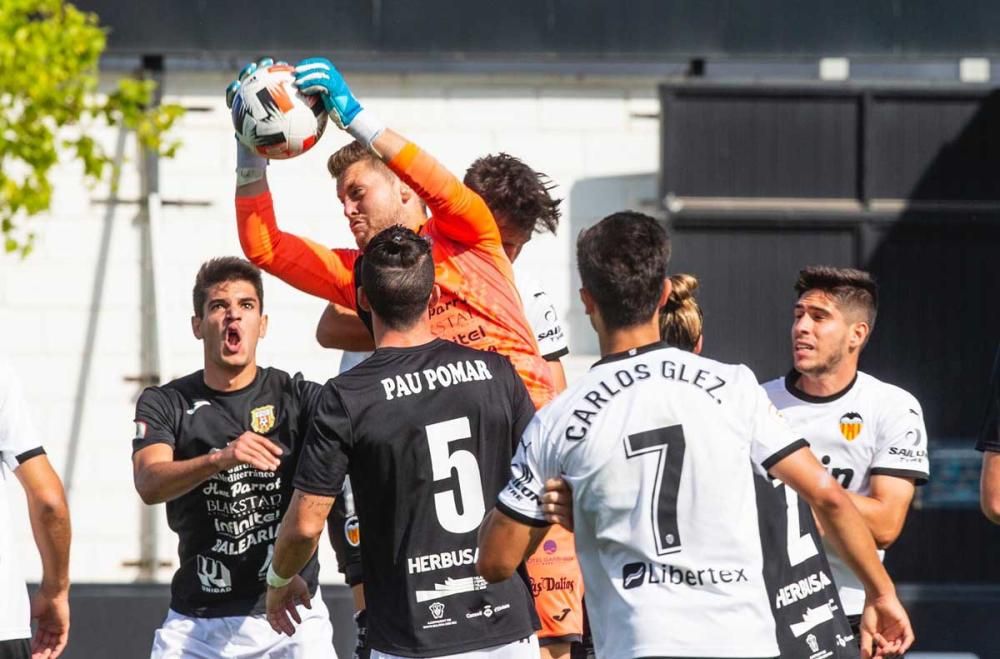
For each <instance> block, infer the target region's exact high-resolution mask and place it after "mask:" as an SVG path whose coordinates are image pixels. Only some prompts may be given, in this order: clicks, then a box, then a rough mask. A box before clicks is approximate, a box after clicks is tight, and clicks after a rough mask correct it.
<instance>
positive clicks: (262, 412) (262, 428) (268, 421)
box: [250, 405, 275, 435]
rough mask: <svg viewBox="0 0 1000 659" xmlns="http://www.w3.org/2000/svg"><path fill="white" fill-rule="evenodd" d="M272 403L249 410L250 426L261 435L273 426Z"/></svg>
mask: <svg viewBox="0 0 1000 659" xmlns="http://www.w3.org/2000/svg"><path fill="white" fill-rule="evenodd" d="M274 421H275V416H274V405H263V406H261V407H255V408H253V409H252V410H250V428H251V429H252V430H253V431H254V432H255V433H257V434H259V435H263V434H265V433H267V432H268V431H270V430H271V428H273V427H274Z"/></svg>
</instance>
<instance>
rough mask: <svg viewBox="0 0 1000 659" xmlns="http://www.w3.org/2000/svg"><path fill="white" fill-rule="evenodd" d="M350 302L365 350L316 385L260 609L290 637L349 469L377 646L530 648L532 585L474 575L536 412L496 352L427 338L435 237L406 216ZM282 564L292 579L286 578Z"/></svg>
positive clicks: (513, 653)
mask: <svg viewBox="0 0 1000 659" xmlns="http://www.w3.org/2000/svg"><path fill="white" fill-rule="evenodd" d="M360 281H361V287H360V291H359V299H361V300H362V304H364V305H365V306H366V307H368V308H369V309H370V310H371V311H372V315H373V319H374V323H373V324H374V329H375V340H376V346H377V347H376V350H375V354H374V355H373V356H372V357H370V358H368V359H367V360H365V361H364V362H362V363H361V364H359V365H357V366H355V367H354V368H353V369H351V370H350V371H348V372H346V373H344V374H342V375H340V376H338V377H337V378H335V379H333V380H331V381H330V382H328V383H327V384H326V386H325V387H324V388H323V393H322V395H321V398H320V402H319V404H318V407H317V413H316V419H315V421H314V423H313V426H312V429H311V431H310V433H309V437H308V439H307V440H306V448H305V450H304V452H303V458H302V461H301V462H300V464H299V469H298V472H297V473H296V476H295V490H296V491H295V495H294V497H293V500H292V504H291V506H290V507H289V510H288V514H287V516H286V517H285V520H284V521H283V523H282V527H281V532H280V533H279V536H278V542H277V546H276V549H275V555H274V562H273V565H272V569H271V573H270V574H269V575H268V583H269V584H270V585H271V586H272V588H270V589H269V590H268V599H267V603H268V606H267V611H268V619H269V620H270V621H271V624H272V625H274V626H275V628H276V629H279V630H282V631H284V632H286V633H289V634H292V633H297V632H296V630H295V627H294V626H293V624H292V621H291V620H290V619H289V616H291V619H293V620H295V621H296V622H297V621H298V613H297V612H296V611H295V609H294V608H291V607H292V605H294V604H295V603H297V602H300V601H303V600H307V599H308V597H309V595H308V592H307V590H306V586H305V583H304V581H303V579H302V578H301V577H292V578H291V579H289V578H288V576H291V575H295V574H296V573H297V572H298V571H299V570H300V569H301V566H302V565H303V564H304V563H305V561H306V559H307V558H308V557H309V556H310V555H311V554H312V553H313V551H314V550H315V547H316V543H317V542H318V540H319V536H320V534H321V532H322V529H323V524H324V521H325V519H326V516H327V512H328V511H329V509H330V506H331V505H332V502H333V498H334V497H335V496H336V495H337V494H339V492H340V488H341V485H342V483H343V479H344V476H345V475H347V474H349V475H350V477H351V483H352V486H353V489H354V492H355V494H356V497H357V498H356V505H357V512H358V517H359V521H360V523H361V526H362V528H364V530H365V541H364V543H363V544H362V547H361V554H362V564H363V569H364V574H365V599H366V602H367V604H368V616H369V617H368V641H369V644H370V646H371V648H372V657H373V658H380V657H393V656H406V657H436V656H443V655H450V654H456V653H462V654H463V655H466V656H483V657H536V656H537V653H538V645H537V640H536V639H535V636H534V634H533V628H534V624H533V623H534V620H533V617H534V613H533V611H534V609H533V606H532V599H531V594H530V592H529V591H528V588H527V586H526V584H525V582H524V581H523V579H522V578H520V577H519V576H516V575H515V576H514V577H512V578H510V579H507V580H504V581H502V582H500V583H497V584H495V585H492V586H487V584H486V583H485V581H483V579H482V578H481V577H479V576H478V575H477V574H476V570H475V561H476V535H477V532H478V530H479V524H480V522H481V521H482V518H483V515H484V513H485V511H486V502H487V501H491V500H492V499H493V497H495V496H496V495H497V493H498V492H499V491H500V488H501V487H502V486H503V485H504V483H505V482H506V480H507V479H509V477H510V465H509V463H510V456H511V454H512V452H513V447H514V443H515V441H516V438H517V437H518V436H519V435H520V433H521V431H522V430H523V429H524V427H525V426H526V425H527V423H528V421H529V420H530V419H531V417H532V416H533V414H534V407H533V405H532V403H531V400H530V398H529V396H528V392H527V389H526V388H525V386H524V384H523V383H522V382H521V380H520V378H519V377H518V376H517V374H516V372H515V371H514V368H513V366H512V365H511V363H510V362H509V361H508V360H507V359H506V358H505V357H503V356H501V355H498V354H496V353H491V352H483V351H478V350H473V349H470V348H466V347H463V346H460V345H457V344H455V343H452V342H449V341H444V340H440V339H436V338H435V337H434V335H433V334H432V333H431V331H430V321H429V315H428V306H429V305H433V304H434V302H435V301H436V298H437V292H436V291H437V287H436V286H435V285H434V264H433V261H432V259H431V254H430V246H429V245H428V243H427V242H426V241H425V240H424V239H423V238H421V237H419V236H417V235H416V234H415V233H413V232H412V231H410V230H408V229H404V228H403V227H393V228H390V229H387V230H385V231H383V232H382V233H380V234H379V235H378V236H376V237H375V238H374V239H373V240H372V241H371V243H370V244H369V245H368V247H367V249H366V252H365V258H364V265H363V267H362V272H361V278H360ZM285 575H287V576H285Z"/></svg>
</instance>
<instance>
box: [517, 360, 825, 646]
mask: <svg viewBox="0 0 1000 659" xmlns="http://www.w3.org/2000/svg"><path fill="white" fill-rule="evenodd" d="M804 446H806V443H805V441H804V440H802V439H800V438H798V437H796V436H795V435H793V434H792V432H791V431H790V430H789V429H788V427H787V425H786V424H785V423H784V421H783V420H782V419H781V417H780V415H779V414H778V413H777V411H776V410H775V409H774V407H773V406H772V405H771V404H770V402H769V401H768V399H767V396H766V395H765V393H764V392H763V390H762V389H761V388H760V386H759V385H758V384H757V380H756V378H755V377H754V375H753V373H752V372H751V371H750V370H749V369H748V368H747V367H745V366H742V365H740V366H734V365H729V364H722V363H720V362H716V361H712V360H710V359H705V358H703V357H699V356H697V355H694V354H692V353H689V352H684V351H681V350H677V349H675V348H669V347H667V346H666V344H662V343H658V344H652V345H649V346H645V347H643V348H639V349H635V350H632V351H629V352H627V353H620V354H617V355H610V356H608V357H605V358H604V359H602V360H601V361H600V362H598V363H597V364H596V365H595V366H594V367H593V368H592V369H591V370H590V372H589V373H588V374H587V375H586V377H584V378H582V379H581V380H580V381H578V382H577V383H576V384H575V385H574V386H573V387H571V388H570V389H569V390H567V391H566V392H564V393H563V394H562V395H561V396H559V397H558V398H557V399H556V400H555V401H554V402H553V403H552V404H551V405H549V406H548V407H546V408H544V409H543V410H541V411H540V412H539V413H538V415H537V416H536V417H535V419H534V420H533V421H532V422H531V424H529V426H528V429H527V431H526V432H525V434H524V437H523V438H522V441H521V444H520V446H519V448H518V452H517V454H516V455H515V458H514V462H513V465H512V472H513V478H512V480H511V482H510V483H509V484H508V486H507V487H506V488H505V489H504V490H503V491H502V492H501V494H500V497H499V502H498V508H499V509H500V510H501V511H502V512H504V513H506V514H507V515H509V516H511V517H513V518H515V519H518V520H520V521H522V522H525V523H528V524H541V523H543V516H542V513H541V510H540V506H539V503H538V498H539V496H540V495H541V493H542V488H543V486H542V484H543V483H544V482H545V480H546V479H548V478H551V477H555V476H560V475H561V476H563V478H565V479H566V480H567V481H568V482H569V484H570V486H571V488H572V490H573V508H574V520H575V522H574V523H575V535H576V547H577V556H578V559H579V561H580V566H581V568H582V571H583V575H584V582H585V583H586V587H587V608H588V610H589V613H590V621H591V626H592V629H593V634H594V641H595V645H596V650H597V655H598V656H600V657H608V658H617V657H643V656H674V657H771V656H776V655H778V654H779V649H778V645H777V642H776V638H775V623H774V617H773V615H772V613H771V607H770V605H769V602H768V595H767V590H766V586H765V582H764V576H763V561H764V557H763V555H762V549H761V539H760V532H759V529H758V511H757V505H756V497H755V493H754V473H753V468H752V466H751V462H753V463H756V464H757V465H759V466H761V467H762V468H764V469H765V470H766V469H767V468H769V467H770V466H772V465H773V464H775V463H776V462H778V461H779V460H781V459H782V458H783V457H785V456H787V455H789V454H790V453H792V452H794V451H796V450H798V449H800V448H802V447H804Z"/></svg>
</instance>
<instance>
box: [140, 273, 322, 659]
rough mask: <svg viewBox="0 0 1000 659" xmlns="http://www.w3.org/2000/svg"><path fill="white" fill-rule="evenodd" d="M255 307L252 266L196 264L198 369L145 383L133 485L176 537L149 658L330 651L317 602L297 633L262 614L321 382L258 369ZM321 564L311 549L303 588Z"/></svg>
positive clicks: (262, 320) (261, 319)
mask: <svg viewBox="0 0 1000 659" xmlns="http://www.w3.org/2000/svg"><path fill="white" fill-rule="evenodd" d="M262 308H263V289H262V284H261V277H260V271H259V270H257V268H256V267H254V266H253V265H251V264H250V263H248V262H246V261H244V260H242V259H237V258H232V257H228V258H219V259H213V260H211V261H208V262H207V263H205V264H204V265H202V267H201V269H200V270H199V272H198V276H197V278H196V280H195V286H194V316H193V317H192V319H191V327H192V330H193V332H194V335H195V337H196V338H198V339H199V340H201V341H202V343H203V344H204V369H203V370H199V371H196V372H194V373H192V374H190V375H187V376H185V377H183V378H180V379H177V380H174V381H172V382H169V383H167V384H165V385H163V386H158V387H150V388H148V389H146V390H145V391H143V392H142V395H141V396H140V397H139V401H138V403H137V404H136V414H135V424H136V435H135V439H134V440H133V447H132V448H133V454H132V462H133V467H134V478H135V487H136V490H137V491H138V492H139V495H140V496H141V497H142V500H143V501H144V502H145V503H147V504H151V505H152V504H155V503H160V502H164V501H165V502H166V504H167V521H168V523H169V525H170V528H171V529H173V530H174V531H175V532H176V533H177V535H178V536H179V541H180V542H179V547H178V557H179V560H180V567H179V568H178V570H177V572H176V574H175V575H174V579H173V582H172V584H171V601H170V611H169V613H168V615H167V619H166V621H165V622H164V623H163V626H162V627H161V628H160V629H159V630H157V632H156V635H155V638H154V641H153V650H152V657H154V658H159V657H164V658H166V657H180V656H184V657H199V658H200V657H205V658H210V657H269V658H278V657H296V658H300V657H308V658H313V657H315V658H317V659H320V658H322V659H332V658H333V657H335V654H334V651H333V644H332V637H333V628H332V626H331V624H330V619H329V615H328V614H327V612H326V609H325V607H324V606H323V605H322V600H321V599H319V598H317V602H318V605H317V606H314V607H313V608H312V610H310V611H305V612H304V616H303V617H304V620H305V621H304V623H303V630H304V632H305V633H304V634H302V635H301V636H299V637H296V638H294V639H289V638H288V637H286V636H283V635H281V634H277V633H275V632H274V631H273V630H272V629H271V628H270V626H269V625H268V624H267V622H266V620H265V618H264V616H263V615H262V614H263V612H264V594H265V592H266V584H265V575H266V573H267V568H268V565H269V563H270V559H271V555H272V553H273V547H274V539H275V537H276V536H277V532H278V522H279V520H280V519H281V516H282V514H283V513H284V512H285V509H286V508H287V507H288V502H289V500H290V498H291V493H292V476H293V475H294V473H295V468H296V465H297V463H298V461H299V457H300V455H301V449H302V445H303V441H304V439H305V435H306V431H307V430H308V427H309V423H310V422H311V419H312V415H313V412H314V408H315V404H316V402H317V400H318V397H319V392H320V390H321V388H320V386H319V385H318V384H316V383H312V382H307V381H305V380H303V379H302V376H301V375H295V376H290V375H289V374H287V373H285V372H283V371H280V370H278V369H275V368H266V367H258V366H257V363H256V348H257V341H258V339H259V338H260V337H262V336H264V334H265V331H266V329H267V316H265V315H264V314H263V311H262ZM318 571H319V565H318V564H317V562H316V557H315V556H310V557H308V561H307V562H306V563H305V564H304V565H303V566H302V569H301V575H302V578H303V580H304V582H305V583H306V584H307V588H308V589H309V592H310V593H315V592H316V590H317V573H318Z"/></svg>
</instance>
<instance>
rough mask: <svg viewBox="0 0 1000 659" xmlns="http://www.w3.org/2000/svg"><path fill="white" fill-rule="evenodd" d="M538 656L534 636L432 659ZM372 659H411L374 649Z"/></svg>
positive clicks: (514, 658) (487, 658)
mask: <svg viewBox="0 0 1000 659" xmlns="http://www.w3.org/2000/svg"><path fill="white" fill-rule="evenodd" d="M538 656H539V655H538V637H537V636H535V635H534V634H532V635H531V636H528V637H527V638H522V639H521V640H520V641H514V642H513V643H505V644H504V645H494V646H493V647H489V648H483V649H482V650H467V651H465V652H461V653H459V654H446V655H441V656H440V657H433V658H432V659H457V658H458V657H468V658H469V659H538ZM371 659H409V657H403V656H401V655H396V654H389V653H388V652H380V651H379V650H376V649H375V648H372V656H371Z"/></svg>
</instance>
